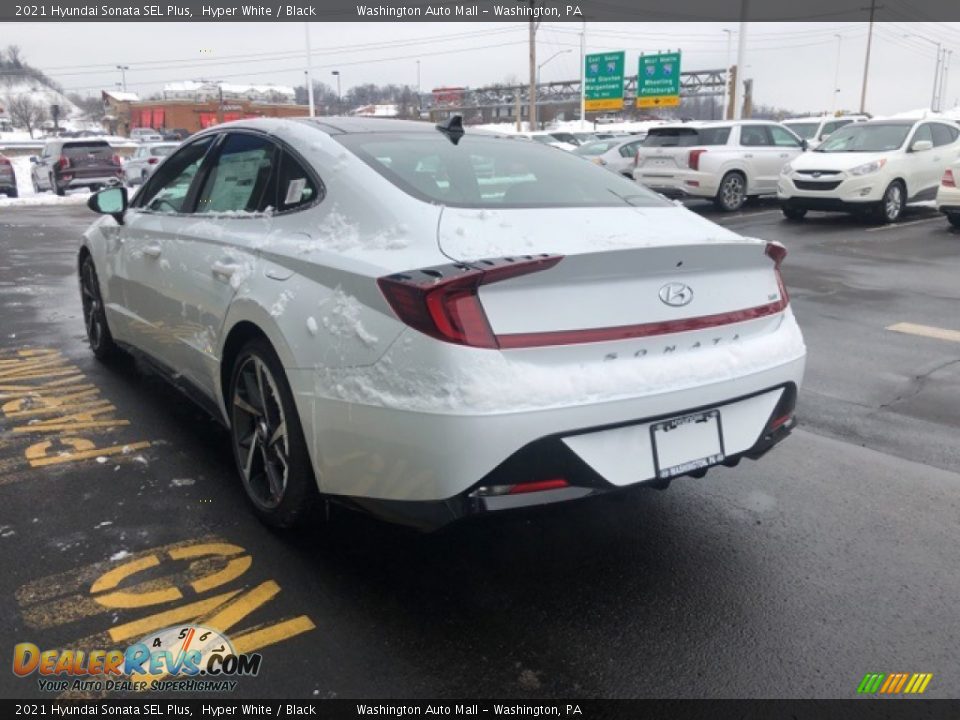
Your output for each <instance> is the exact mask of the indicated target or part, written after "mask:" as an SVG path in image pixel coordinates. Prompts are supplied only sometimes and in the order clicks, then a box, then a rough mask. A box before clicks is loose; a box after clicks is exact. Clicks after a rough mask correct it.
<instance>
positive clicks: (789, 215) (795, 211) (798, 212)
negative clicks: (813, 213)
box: [781, 207, 807, 220]
mask: <svg viewBox="0 0 960 720" xmlns="http://www.w3.org/2000/svg"><path fill="white" fill-rule="evenodd" d="M781 209H782V210H783V216H784V217H785V218H786V219H787V220H803V219H804V218H805V217H806V216H807V211H806V210H804V209H803V208H792V207H784V208H781Z"/></svg>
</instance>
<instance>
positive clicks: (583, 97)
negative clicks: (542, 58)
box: [580, 20, 587, 130]
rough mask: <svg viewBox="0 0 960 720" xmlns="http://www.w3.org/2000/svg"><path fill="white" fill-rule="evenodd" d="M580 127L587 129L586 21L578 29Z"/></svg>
mask: <svg viewBox="0 0 960 720" xmlns="http://www.w3.org/2000/svg"><path fill="white" fill-rule="evenodd" d="M580 129H581V130H586V129H587V21H586V20H584V21H583V29H582V30H581V31H580Z"/></svg>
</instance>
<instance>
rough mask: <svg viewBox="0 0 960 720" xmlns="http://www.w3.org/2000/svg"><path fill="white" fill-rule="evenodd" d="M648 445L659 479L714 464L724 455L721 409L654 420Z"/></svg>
mask: <svg viewBox="0 0 960 720" xmlns="http://www.w3.org/2000/svg"><path fill="white" fill-rule="evenodd" d="M650 446H651V447H652V448H653V464H654V468H655V469H656V473H657V478H658V479H660V480H665V479H667V478H674V477H677V476H679V475H686V474H687V473H690V472H693V471H696V470H700V469H702V468H706V467H709V466H711V465H716V464H717V463H719V462H722V461H723V459H724V457H726V455H725V453H724V449H723V428H722V427H721V424H720V411H719V410H706V411H704V412H698V413H691V414H689V415H682V416H680V417H675V418H671V419H669V420H663V421H662V422H657V423H653V424H652V425H651V426H650Z"/></svg>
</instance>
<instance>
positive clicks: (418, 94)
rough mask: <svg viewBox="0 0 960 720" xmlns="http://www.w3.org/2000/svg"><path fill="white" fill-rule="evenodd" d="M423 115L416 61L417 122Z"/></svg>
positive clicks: (418, 70)
mask: <svg viewBox="0 0 960 720" xmlns="http://www.w3.org/2000/svg"><path fill="white" fill-rule="evenodd" d="M422 113H423V101H422V100H421V99H420V61H419V60H417V120H419V119H420V115H421V114H422Z"/></svg>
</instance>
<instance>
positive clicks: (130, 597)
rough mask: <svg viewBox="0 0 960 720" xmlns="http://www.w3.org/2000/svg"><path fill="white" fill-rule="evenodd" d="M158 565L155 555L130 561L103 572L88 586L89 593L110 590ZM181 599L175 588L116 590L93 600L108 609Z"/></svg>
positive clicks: (180, 593)
mask: <svg viewBox="0 0 960 720" xmlns="http://www.w3.org/2000/svg"><path fill="white" fill-rule="evenodd" d="M159 564H160V560H159V558H157V556H156V555H147V556H146V557H142V558H138V559H137V560H131V561H130V562H128V563H124V564H123V565H121V566H120V567H118V568H114V569H113V570H110V571H108V572H105V573H104V574H103V575H101V576H100V577H99V578H97V580H96V581H95V582H94V583H93V585H91V586H90V592H91V593H98V592H103V591H104V590H111V589H113V588H115V587H117V585H119V584H120V582H121V581H122V580H125V579H126V578H128V577H130V576H131V575H135V574H137V573H139V572H142V571H144V570H147V569H149V568H152V567H157V566H158V565H159ZM182 597H183V593H182V592H180V590H178V589H177V588H175V587H167V588H162V589H160V590H152V591H149V592H132V591H129V590H118V591H116V592H112V593H108V594H106V595H96V594H95V595H94V598H93V599H94V600H96V601H97V602H98V603H100V604H101V605H103V606H104V607H108V608H136V607H145V606H147V605H159V604H161V603H165V602H172V601H174V600H179V599H180V598H182Z"/></svg>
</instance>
